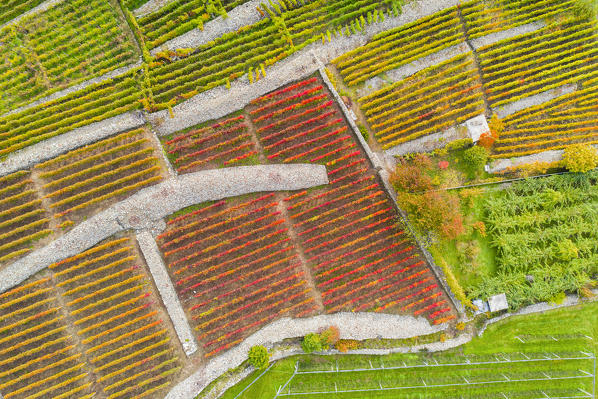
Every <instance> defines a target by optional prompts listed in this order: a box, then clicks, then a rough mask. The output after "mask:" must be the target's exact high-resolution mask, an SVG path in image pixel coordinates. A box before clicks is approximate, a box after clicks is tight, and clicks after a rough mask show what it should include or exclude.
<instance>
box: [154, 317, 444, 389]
mask: <svg viewBox="0 0 598 399" xmlns="http://www.w3.org/2000/svg"><path fill="white" fill-rule="evenodd" d="M331 325H335V326H338V328H339V329H340V335H341V338H343V339H358V340H363V339H370V338H377V337H383V338H390V339H402V338H410V337H416V336H420V335H428V334H433V333H435V332H438V331H442V330H443V329H444V328H446V327H437V326H435V327H432V326H430V324H429V323H428V321H427V320H426V319H425V318H423V317H419V318H415V317H412V316H397V315H390V314H379V313H346V312H343V313H335V314H331V315H319V316H314V317H310V318H305V319H291V318H283V319H279V320H277V321H275V322H273V323H270V324H268V325H267V326H266V327H264V328H262V329H261V330H259V331H258V332H256V333H255V334H253V335H251V336H250V337H249V338H247V339H245V340H244V341H243V342H242V343H240V344H239V345H238V346H236V347H234V348H233V349H231V350H229V351H227V352H226V353H224V354H222V355H220V356H218V357H215V358H213V359H212V360H210V361H209V362H208V363H207V364H206V365H205V366H203V367H201V368H199V369H198V370H196V371H195V372H194V373H193V374H192V375H191V376H190V377H188V378H187V379H186V380H184V381H182V382H181V383H179V384H178V385H176V386H175V387H173V389H172V390H171V391H170V392H169V393H168V395H166V399H189V398H193V397H195V396H197V395H198V394H199V393H200V392H201V391H202V390H203V389H204V388H205V387H206V386H207V385H208V384H209V383H210V382H211V381H212V380H214V379H215V378H217V377H218V376H220V375H222V374H223V373H224V372H226V371H227V370H228V369H230V368H234V367H237V366H239V365H240V364H241V363H242V362H243V361H244V360H245V359H246V358H247V352H248V351H249V348H251V347H252V346H254V345H270V344H272V343H275V342H280V341H282V340H283V339H286V338H293V337H302V336H304V335H305V334H307V333H309V332H317V331H318V330H320V329H323V328H326V327H329V326H331ZM287 353H288V352H287ZM291 354H294V353H293V352H291V353H289V354H288V355H291Z"/></svg>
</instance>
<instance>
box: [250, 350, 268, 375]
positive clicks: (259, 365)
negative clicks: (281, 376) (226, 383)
mask: <svg viewBox="0 0 598 399" xmlns="http://www.w3.org/2000/svg"><path fill="white" fill-rule="evenodd" d="M249 363H250V364H251V365H252V366H253V367H255V368H256V369H259V370H263V369H265V368H266V367H268V363H270V354H269V353H268V350H267V349H266V348H264V347H263V346H261V345H258V346H252V347H251V349H249Z"/></svg>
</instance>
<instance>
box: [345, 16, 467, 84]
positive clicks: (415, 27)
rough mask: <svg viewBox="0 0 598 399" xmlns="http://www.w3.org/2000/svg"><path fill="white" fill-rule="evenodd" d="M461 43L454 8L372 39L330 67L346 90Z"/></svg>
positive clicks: (459, 22) (460, 27)
mask: <svg viewBox="0 0 598 399" xmlns="http://www.w3.org/2000/svg"><path fill="white" fill-rule="evenodd" d="M464 40H465V36H464V35H463V30H462V26H461V21H460V19H459V16H458V13H457V8H456V7H453V8H448V9H446V10H443V11H440V12H438V13H436V14H433V15H430V16H429V17H425V18H422V19H419V20H417V21H415V22H413V23H410V24H406V25H403V26H401V27H399V28H395V29H390V30H387V31H384V32H382V33H379V34H377V35H375V36H374V37H372V38H371V39H370V41H369V42H368V43H367V44H366V45H364V46H361V47H358V48H356V49H355V50H352V51H349V52H347V53H345V54H343V55H342V56H340V57H338V58H337V59H335V60H334V61H333V63H334V64H335V65H336V67H337V68H338V71H339V72H340V74H341V76H342V77H343V79H344V81H345V83H346V84H347V85H348V86H355V85H358V84H360V83H363V82H365V81H366V80H368V79H369V78H372V77H374V76H377V75H379V74H381V73H383V72H386V71H389V70H392V69H396V68H398V67H400V66H402V65H405V64H408V63H410V62H412V61H415V60H417V59H419V58H422V57H425V56H427V55H430V54H433V53H436V52H438V51H440V50H442V49H444V48H447V47H450V46H453V45H457V44H459V43H462V42H463V41H464Z"/></svg>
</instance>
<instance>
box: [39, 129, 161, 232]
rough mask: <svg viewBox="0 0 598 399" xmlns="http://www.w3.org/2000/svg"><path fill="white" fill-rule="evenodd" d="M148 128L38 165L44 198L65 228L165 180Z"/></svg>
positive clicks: (91, 145)
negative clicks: (92, 212) (91, 212)
mask: <svg viewBox="0 0 598 399" xmlns="http://www.w3.org/2000/svg"><path fill="white" fill-rule="evenodd" d="M156 154H157V151H156V150H155V149H154V148H153V147H152V146H151V139H150V138H149V137H148V133H147V131H146V129H144V128H142V129H137V130H132V131H130V132H126V133H122V134H119V135H117V136H114V137H111V138H108V139H105V140H101V141H98V142H97V143H94V144H90V145H88V146H86V147H81V148H79V149H77V150H74V151H71V152H68V153H66V154H64V155H61V156H59V157H57V158H54V159H51V160H49V161H47V162H44V163H41V164H38V165H36V167H35V169H36V170H37V172H38V174H39V179H40V181H41V184H42V191H43V192H44V194H45V195H44V198H45V199H46V200H47V201H48V203H49V208H50V209H51V211H52V212H53V213H54V217H55V219H56V220H57V221H58V222H59V223H61V225H62V226H65V227H67V226H71V225H73V224H74V223H75V222H79V221H81V220H82V219H83V218H84V216H86V215H89V213H90V210H92V211H97V210H100V209H102V208H106V207H107V206H108V205H110V204H112V203H114V202H117V201H120V200H122V199H124V198H126V197H128V196H130V195H131V194H134V193H135V192H137V191H139V190H140V189H142V188H144V187H147V186H149V185H152V184H156V183H158V182H159V181H161V180H162V174H163V172H162V169H163V167H162V166H161V165H160V163H159V162H158V158H157V157H156Z"/></svg>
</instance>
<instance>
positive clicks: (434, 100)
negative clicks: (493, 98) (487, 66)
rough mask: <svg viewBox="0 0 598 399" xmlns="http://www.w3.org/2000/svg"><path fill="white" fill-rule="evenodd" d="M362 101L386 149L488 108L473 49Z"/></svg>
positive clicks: (370, 123) (463, 119)
mask: <svg viewBox="0 0 598 399" xmlns="http://www.w3.org/2000/svg"><path fill="white" fill-rule="evenodd" d="M359 102H360V104H361V109H362V110H363V111H364V114H365V116H366V117H367V121H368V123H369V125H370V127H371V129H372V130H373V131H374V135H375V137H376V139H377V140H378V142H379V143H380V144H382V147H383V148H384V149H386V148H390V147H392V146H395V145H397V144H400V143H404V142H406V141H409V140H413V139H416V138H418V137H422V136H425V135H428V134H432V133H437V132H441V131H442V130H444V129H446V128H448V127H451V126H454V125H457V124H459V123H463V122H465V121H466V120H468V119H470V118H473V117H475V116H477V115H479V114H483V113H484V99H483V93H482V83H481V81H480V77H479V74H478V71H477V68H476V66H475V63H474V60H473V56H472V54H471V53H468V54H464V55H460V56H457V57H456V58H453V59H451V60H449V61H446V62H443V63H441V64H438V65H435V66H433V67H430V68H427V69H424V70H423V71H421V72H419V73H417V74H415V75H412V76H410V77H409V78H407V79H405V80H402V81H399V82H397V83H394V84H391V85H389V86H386V87H385V88H383V89H380V90H378V91H376V92H374V93H372V94H370V95H368V96H366V97H362V98H360V99H359Z"/></svg>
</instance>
